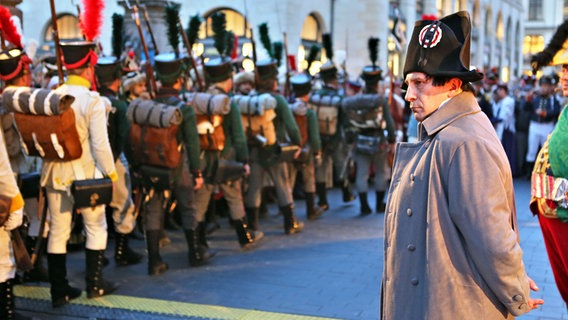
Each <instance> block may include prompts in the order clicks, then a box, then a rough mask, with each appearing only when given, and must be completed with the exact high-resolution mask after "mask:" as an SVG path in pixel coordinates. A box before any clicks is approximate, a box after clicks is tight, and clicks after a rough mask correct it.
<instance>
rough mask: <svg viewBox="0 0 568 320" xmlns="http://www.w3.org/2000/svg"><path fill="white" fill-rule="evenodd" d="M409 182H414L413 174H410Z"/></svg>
mask: <svg viewBox="0 0 568 320" xmlns="http://www.w3.org/2000/svg"><path fill="white" fill-rule="evenodd" d="M410 181H414V173H411V174H410Z"/></svg>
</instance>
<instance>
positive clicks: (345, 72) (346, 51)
mask: <svg viewBox="0 0 568 320" xmlns="http://www.w3.org/2000/svg"><path fill="white" fill-rule="evenodd" d="M348 54H349V30H345V58H344V59H343V63H342V64H341V68H342V69H343V94H345V92H347V81H348V80H349V75H348V74H347V56H348Z"/></svg>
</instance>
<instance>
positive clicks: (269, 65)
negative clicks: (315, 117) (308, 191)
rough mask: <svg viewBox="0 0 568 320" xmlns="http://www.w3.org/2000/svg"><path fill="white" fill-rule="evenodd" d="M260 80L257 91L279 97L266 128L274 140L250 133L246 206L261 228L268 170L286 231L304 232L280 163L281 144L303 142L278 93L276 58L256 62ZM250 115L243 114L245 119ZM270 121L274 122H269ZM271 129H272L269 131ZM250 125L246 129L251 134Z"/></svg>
mask: <svg viewBox="0 0 568 320" xmlns="http://www.w3.org/2000/svg"><path fill="white" fill-rule="evenodd" d="M256 68H257V72H258V77H259V83H258V86H257V92H258V93H259V94H264V93H268V94H270V96H272V97H273V98H274V99H276V107H275V109H274V111H275V115H276V116H275V118H273V119H272V120H270V122H269V123H268V125H269V126H268V127H263V130H264V134H265V135H266V136H268V135H272V136H275V141H270V142H269V144H268V145H262V142H258V140H257V141H255V138H253V137H251V136H250V135H247V140H248V143H249V150H250V166H251V168H250V171H251V173H250V175H249V178H248V190H247V191H246V193H245V209H246V213H247V219H248V222H249V225H250V227H251V228H252V229H253V230H258V229H259V227H258V215H259V206H260V194H261V189H262V185H263V177H264V174H265V173H268V174H269V175H270V177H271V178H272V181H273V182H274V185H275V188H276V195H277V197H278V206H279V207H280V211H281V212H282V213H283V215H284V232H285V233H286V234H294V233H297V232H299V231H301V230H302V229H303V227H304V224H303V223H302V222H298V221H297V219H296V216H295V215H294V199H293V198H292V190H291V187H290V185H289V180H288V173H287V170H286V164H285V163H284V162H279V159H278V155H277V153H278V150H279V148H280V145H279V143H285V142H287V137H289V138H290V140H291V143H292V144H293V145H296V146H298V145H299V144H300V132H299V130H298V126H297V125H296V122H295V121H294V118H293V116H292V111H291V110H290V108H289V107H288V103H287V102H286V99H284V97H283V96H282V95H280V94H278V93H276V90H277V88H278V80H277V76H278V68H277V66H276V62H275V61H274V60H266V61H262V62H258V63H257V64H256ZM246 118H247V117H246V116H244V115H243V121H247V120H245V119H246ZM270 124H271V125H270ZM270 128H272V130H273V132H271V133H269V132H268V131H269V130H270ZM250 129H251V128H250V127H248V129H246V130H247V131H248V132H249V133H250V132H251V130H250Z"/></svg>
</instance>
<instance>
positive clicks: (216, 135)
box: [194, 59, 264, 249]
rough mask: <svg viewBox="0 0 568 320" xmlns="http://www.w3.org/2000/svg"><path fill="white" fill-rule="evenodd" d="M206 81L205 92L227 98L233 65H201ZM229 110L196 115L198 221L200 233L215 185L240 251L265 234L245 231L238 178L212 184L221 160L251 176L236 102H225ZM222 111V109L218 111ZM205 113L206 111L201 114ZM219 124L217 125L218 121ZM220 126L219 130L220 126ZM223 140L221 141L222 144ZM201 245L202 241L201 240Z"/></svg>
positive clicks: (219, 61)
mask: <svg viewBox="0 0 568 320" xmlns="http://www.w3.org/2000/svg"><path fill="white" fill-rule="evenodd" d="M204 71H205V78H206V81H207V82H208V83H210V84H211V85H210V86H209V89H208V90H207V93H209V94H212V95H214V96H213V97H211V98H210V99H214V97H215V96H222V95H227V94H229V93H230V92H231V90H232V88H233V80H232V73H233V70H232V66H231V63H230V62H229V61H227V60H222V59H214V60H210V61H208V62H207V63H205V65H204ZM228 103H229V106H228V108H215V107H214V108H212V109H213V110H211V109H210V110H201V111H200V112H198V110H197V108H198V107H197V106H195V105H194V108H196V113H198V115H197V119H198V120H197V126H198V132H199V134H200V137H201V138H200V142H201V150H202V152H203V157H202V163H204V169H203V172H205V174H204V176H205V185H204V186H203V187H202V188H201V189H199V190H197V191H196V193H195V197H196V203H197V220H198V221H199V224H200V228H201V230H204V229H205V221H204V218H205V213H206V211H207V207H208V203H209V199H210V198H211V194H212V193H213V191H214V189H215V186H216V185H217V186H218V187H219V188H220V190H221V191H222V192H223V195H224V196H225V199H226V200H227V203H228V205H229V213H230V215H231V219H232V224H233V226H234V227H235V230H236V232H237V237H238V241H239V244H240V245H241V247H242V248H243V249H247V248H250V247H251V245H252V244H253V243H255V242H256V241H258V240H260V239H261V238H262V237H263V236H264V233H263V232H262V231H260V230H248V229H247V224H246V223H245V209H244V204H243V197H242V191H241V179H240V177H238V175H239V174H238V173H237V177H235V178H234V179H231V178H230V177H219V178H220V179H222V180H224V179H227V178H228V179H230V180H227V181H215V177H214V175H219V174H220V173H219V172H213V167H214V164H215V163H217V171H220V170H221V168H220V160H221V159H223V160H233V161H234V160H236V161H238V162H239V163H242V164H243V166H242V168H241V166H240V164H239V165H236V170H237V171H244V173H245V175H248V174H249V173H250V167H249V165H248V157H249V155H248V148H247V144H246V137H245V133H244V130H243V125H242V122H241V115H240V109H239V108H238V106H237V105H236V103H235V102H231V101H230V100H229V101H228ZM217 109H225V110H217ZM204 111H205V112H204ZM219 121H221V123H220V124H219V123H218V122H219ZM215 125H217V127H215ZM219 126H220V127H219ZM206 128H210V129H206ZM223 140H224V141H223ZM200 236H203V237H205V232H204V231H201V232H200ZM201 242H202V244H203V242H204V241H201Z"/></svg>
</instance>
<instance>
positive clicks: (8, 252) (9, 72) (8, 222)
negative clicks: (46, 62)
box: [0, 7, 31, 319]
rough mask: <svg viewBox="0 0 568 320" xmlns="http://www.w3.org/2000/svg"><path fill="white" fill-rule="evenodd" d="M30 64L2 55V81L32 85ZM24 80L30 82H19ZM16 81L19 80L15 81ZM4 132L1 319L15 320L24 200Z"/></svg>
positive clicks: (20, 56)
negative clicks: (16, 239) (17, 240)
mask: <svg viewBox="0 0 568 320" xmlns="http://www.w3.org/2000/svg"><path fill="white" fill-rule="evenodd" d="M0 9H5V8H3V7H2V8H0ZM6 10H7V9H6ZM3 23H5V21H3ZM30 63H31V60H30V59H29V58H28V56H27V55H26V54H25V53H24V52H23V51H22V48H21V47H20V48H14V49H12V50H4V51H2V52H0V79H2V80H3V81H6V82H7V83H8V84H14V85H27V86H29V84H30V83H31V72H30V67H29V66H30ZM22 78H23V79H26V80H27V81H25V80H24V81H22V82H21V83H20V82H19V81H20V80H22ZM15 79H20V80H18V81H16V82H14V81H15ZM7 116H11V115H7ZM3 122H4V121H3ZM1 129H3V130H0V318H2V319H14V318H15V314H14V302H15V296H14V278H15V276H16V261H15V258H14V252H13V250H12V249H11V248H12V235H11V233H10V232H11V231H12V230H14V229H15V228H17V227H19V226H20V225H21V224H22V219H23V210H24V199H23V197H22V195H21V194H20V191H19V189H18V185H17V184H16V179H15V178H14V174H13V172H12V168H11V166H10V159H9V157H8V151H7V149H6V141H5V140H4V130H5V129H6V128H4V125H3V128H1ZM17 147H19V145H18V146H17ZM20 152H21V151H20Z"/></svg>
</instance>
